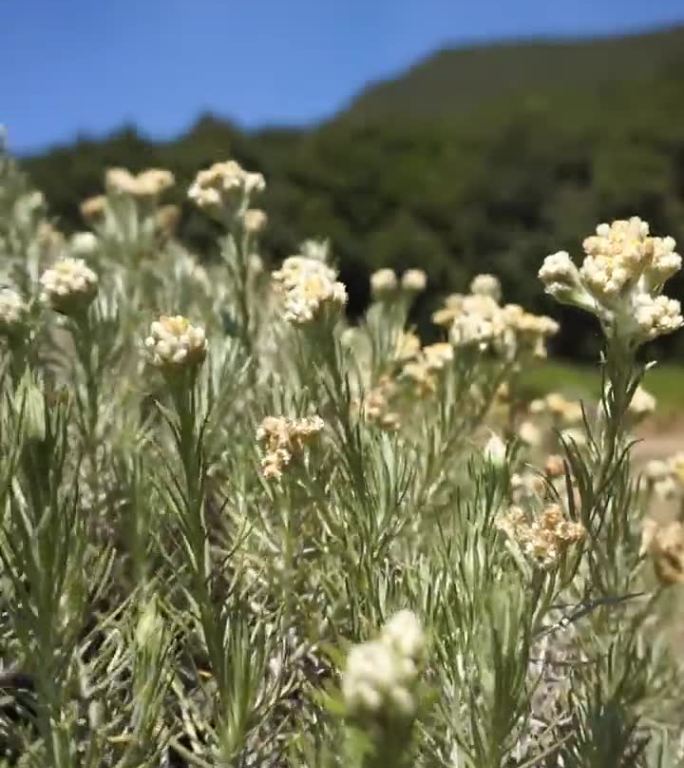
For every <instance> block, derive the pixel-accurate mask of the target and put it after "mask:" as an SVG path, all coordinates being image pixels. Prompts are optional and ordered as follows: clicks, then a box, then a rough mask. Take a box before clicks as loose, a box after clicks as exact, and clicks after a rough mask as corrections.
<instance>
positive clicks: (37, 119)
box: [0, 0, 684, 152]
mask: <svg viewBox="0 0 684 768" xmlns="http://www.w3.org/2000/svg"><path fill="white" fill-rule="evenodd" d="M676 21H684V0H650V1H646V0H467V2H466V0H241V2H236V1H234V0H0V124H4V125H5V126H7V128H8V130H9V134H10V146H11V147H12V148H13V149H14V150H15V151H18V152H31V151H35V150H38V149H40V148H42V147H45V146H46V145H49V144H53V143H57V142H63V141H68V140H70V139H72V138H74V137H75V136H76V134H77V133H79V132H81V133H87V134H91V135H100V134H102V133H105V132H107V131H110V130H113V129H114V128H116V127H118V126H121V125H122V124H123V123H126V122H128V123H136V124H137V125H138V126H139V127H140V128H141V129H142V130H143V131H144V132H145V133H147V134H148V135H151V136H153V137H158V138H167V137H171V136H174V135H176V134H178V133H179V132H181V131H183V130H184V129H185V128H187V127H188V126H189V125H190V124H191V123H192V121H193V120H194V119H195V118H196V116H197V115H198V114H200V113H201V112H203V111H214V112H216V113H218V114H221V115H225V116H228V117H230V118H232V119H234V120H236V121H237V122H238V123H240V124H242V125H244V126H247V127H255V126H262V125H265V124H280V125H283V124H303V123H308V122H311V121H316V120H320V119H322V118H325V117H328V116H330V115H331V114H333V113H334V112H335V111H336V110H337V109H339V108H340V107H341V106H342V105H344V104H345V103H347V102H348V101H349V99H351V98H352V96H353V95H354V94H355V93H357V92H358V91H359V90H360V89H361V88H362V87H363V86H364V85H365V84H366V83H368V82H369V81H373V80H377V79H381V78H385V77H388V76H391V75H394V74H396V73H398V72H400V71H401V70H402V69H404V68H406V67H407V66H409V65H411V64H412V63H414V62H415V61H416V60H418V59H420V58H421V57H423V56H425V55H427V54H428V53H429V52H430V51H432V50H434V49H436V48H439V47H443V46H446V45H459V44H465V43H472V42H479V41H488V40H501V39H509V38H521V37H536V36H580V35H596V34H612V33H618V32H624V31H632V30H637V29H641V28H645V27H652V26H662V25H665V24H668V23H672V22H676Z"/></svg>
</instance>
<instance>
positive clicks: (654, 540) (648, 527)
mask: <svg viewBox="0 0 684 768" xmlns="http://www.w3.org/2000/svg"><path fill="white" fill-rule="evenodd" d="M641 551H642V553H648V554H649V555H650V556H651V558H652V560H653V567H654V569H655V572H656V576H657V577H658V579H659V580H660V581H661V582H662V583H663V584H665V585H669V584H682V583H684V525H683V524H682V523H681V522H680V521H679V520H676V521H672V522H669V523H662V522H656V521H655V520H652V519H649V518H647V519H646V520H644V524H643V530H642V537H641Z"/></svg>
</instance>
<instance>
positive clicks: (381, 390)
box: [357, 375, 401, 431]
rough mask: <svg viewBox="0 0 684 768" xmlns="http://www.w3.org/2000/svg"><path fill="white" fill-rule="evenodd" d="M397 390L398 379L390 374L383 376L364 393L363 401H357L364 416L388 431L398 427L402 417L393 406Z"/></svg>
mask: <svg viewBox="0 0 684 768" xmlns="http://www.w3.org/2000/svg"><path fill="white" fill-rule="evenodd" d="M397 392H398V386H397V383H396V381H394V379H392V378H391V377H390V376H387V375H385V376H381V377H380V379H379V381H378V383H377V384H376V385H375V386H374V387H371V389H369V390H368V391H367V392H366V393H365V394H364V396H363V399H362V401H361V403H360V404H358V403H357V406H360V407H359V410H360V411H361V414H362V415H363V418H364V419H365V420H366V421H367V422H368V423H369V424H374V425H376V426H378V427H380V429H386V430H388V431H393V430H396V429H398V428H399V426H400V424H401V417H400V415H399V412H398V411H397V410H395V409H394V407H393V401H394V398H395V397H396V395H397Z"/></svg>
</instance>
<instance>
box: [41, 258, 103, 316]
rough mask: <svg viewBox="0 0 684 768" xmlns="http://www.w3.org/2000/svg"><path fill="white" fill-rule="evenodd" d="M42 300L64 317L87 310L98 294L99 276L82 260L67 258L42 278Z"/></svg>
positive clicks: (44, 273)
mask: <svg viewBox="0 0 684 768" xmlns="http://www.w3.org/2000/svg"><path fill="white" fill-rule="evenodd" d="M40 284H41V286H42V289H43V290H42V292H41V294H40V298H41V300H42V301H44V302H46V303H47V304H49V305H50V306H51V307H52V308H53V309H54V310H55V311H57V312H61V313H62V314H63V315H70V314H73V313H74V312H78V311H80V310H83V309H85V308H86V307H87V306H88V305H89V304H90V303H91V301H92V300H93V299H94V298H95V294H96V293H97V275H96V274H95V273H94V272H93V270H92V269H90V267H88V266H87V264H86V263H85V261H83V260H82V259H74V258H70V257H69V258H65V259H60V260H59V261H56V262H55V263H54V264H53V265H52V267H50V268H49V269H46V270H45V272H43V274H42V276H41V278H40Z"/></svg>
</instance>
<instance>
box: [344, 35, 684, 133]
mask: <svg viewBox="0 0 684 768" xmlns="http://www.w3.org/2000/svg"><path fill="white" fill-rule="evenodd" d="M683 70H684V26H682V27H677V28H675V29H668V30H663V31H659V32H652V33H649V34H641V35H630V36H627V37H620V38H606V39H596V40H582V41H571V42H567V41H563V42H559V41H556V42H554V41H547V42H520V43H506V44H500V45H491V46H479V47H472V48H461V49H453V50H443V51H440V52H438V53H436V54H434V55H433V56H430V57H429V58H428V59H426V60H425V61H423V62H420V63H418V64H417V65H415V66H414V67H412V68H411V69H410V70H408V71H407V72H405V73H402V74H400V75H399V76H398V77H397V78H395V79H392V80H387V81H385V82H381V83H377V84H372V85H370V86H369V87H368V88H366V90H365V91H364V92H363V93H362V94H361V95H360V96H358V97H357V98H356V99H355V100H354V101H353V102H352V104H351V106H350V107H349V108H348V109H347V110H345V111H344V112H343V115H342V117H343V118H344V119H351V120H376V119H383V118H404V119H405V118H435V117H442V116H446V115H455V114H462V113H464V112H467V111H469V110H471V109H472V108H473V107H476V106H478V105H480V104H482V103H483V102H487V101H492V100H494V99H496V98H498V97H501V96H511V95H516V94H523V93H526V94H529V93H534V92H538V91H546V90H548V89H556V88H584V87H589V88H592V89H595V88H597V87H598V88H600V87H606V86H611V85H613V84H615V83H620V82H626V81H630V80H635V79H643V78H653V77H660V76H668V75H674V74H676V73H677V72H682V71H683Z"/></svg>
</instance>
